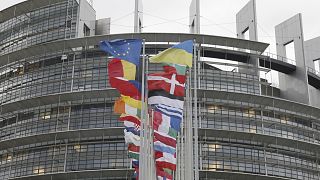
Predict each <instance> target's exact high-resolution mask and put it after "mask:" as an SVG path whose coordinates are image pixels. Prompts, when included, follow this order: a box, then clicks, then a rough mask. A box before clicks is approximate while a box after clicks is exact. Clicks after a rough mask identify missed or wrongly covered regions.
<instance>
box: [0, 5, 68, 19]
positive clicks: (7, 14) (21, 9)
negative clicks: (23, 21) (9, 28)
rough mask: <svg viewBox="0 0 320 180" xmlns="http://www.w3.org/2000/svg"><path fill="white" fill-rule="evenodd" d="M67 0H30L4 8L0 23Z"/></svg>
mask: <svg viewBox="0 0 320 180" xmlns="http://www.w3.org/2000/svg"><path fill="white" fill-rule="evenodd" d="M64 1H66V0H50V1H43V0H28V1H24V2H21V3H19V4H16V5H14V6H11V7H9V8H7V9H4V10H2V11H1V12H0V23H3V22H4V21H7V20H9V19H12V18H14V17H17V16H20V15H22V14H25V13H28V12H31V11H34V10H36V9H40V8H43V7H45V6H50V5H51V4H56V3H60V2H64Z"/></svg>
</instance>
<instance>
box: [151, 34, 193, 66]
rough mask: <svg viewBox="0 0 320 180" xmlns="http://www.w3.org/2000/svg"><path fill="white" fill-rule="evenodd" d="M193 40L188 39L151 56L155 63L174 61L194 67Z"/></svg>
mask: <svg viewBox="0 0 320 180" xmlns="http://www.w3.org/2000/svg"><path fill="white" fill-rule="evenodd" d="M192 53H193V41H192V40H188V41H184V42H182V43H180V44H177V45H174V46H172V47H171V48H169V49H166V50H165V51H163V52H161V53H159V54H157V55H156V56H154V57H151V58H150V62H153V63H174V64H182V65H187V66H189V67H192Z"/></svg>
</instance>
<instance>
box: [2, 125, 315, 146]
mask: <svg viewBox="0 0 320 180" xmlns="http://www.w3.org/2000/svg"><path fill="white" fill-rule="evenodd" d="M104 136H123V128H122V127H113V128H92V129H81V130H71V131H61V132H53V133H42V134H37V135H31V136H26V137H20V138H15V139H8V140H3V141H0V150H4V149H9V148H14V147H18V146H23V145H28V144H33V143H35V142H37V143H40V142H49V141H55V140H65V139H77V138H78V139H81V138H89V137H104ZM199 137H200V138H201V139H203V140H205V139H206V138H209V137H210V138H230V139H239V140H250V141H255V142H261V143H263V144H264V145H265V146H268V145H270V144H272V145H281V146H286V147H292V148H297V149H302V150H304V149H309V150H310V151H315V152H320V144H315V143H310V142H304V141H299V140H293V139H287V138H282V137H276V136H270V135H264V134H257V133H249V132H238V131H229V130H217V129H209V128H206V129H204V128H200V129H199Z"/></svg>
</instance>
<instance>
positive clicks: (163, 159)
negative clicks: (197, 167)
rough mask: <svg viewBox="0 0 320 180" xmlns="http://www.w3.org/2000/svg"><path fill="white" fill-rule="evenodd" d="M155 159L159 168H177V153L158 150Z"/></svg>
mask: <svg viewBox="0 0 320 180" xmlns="http://www.w3.org/2000/svg"><path fill="white" fill-rule="evenodd" d="M155 159H156V166H157V168H167V169H171V170H174V171H175V170H176V164H177V159H176V155H172V154H168V153H164V152H158V151H156V152H155Z"/></svg>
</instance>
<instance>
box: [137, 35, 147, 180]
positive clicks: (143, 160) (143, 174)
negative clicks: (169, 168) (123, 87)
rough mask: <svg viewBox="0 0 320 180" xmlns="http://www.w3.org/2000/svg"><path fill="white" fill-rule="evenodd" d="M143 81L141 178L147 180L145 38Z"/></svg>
mask: <svg viewBox="0 0 320 180" xmlns="http://www.w3.org/2000/svg"><path fill="white" fill-rule="evenodd" d="M142 52H143V55H142V81H141V88H142V89H141V104H142V107H141V126H140V152H139V153H140V154H139V179H140V180H147V179H145V178H146V172H147V169H146V167H147V166H146V160H147V158H146V154H147V153H146V148H145V146H146V143H145V141H146V127H145V125H146V116H145V107H146V106H145V40H144V39H143V48H142Z"/></svg>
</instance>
